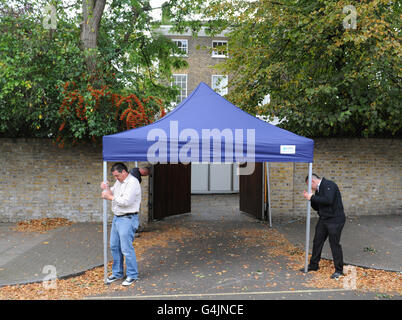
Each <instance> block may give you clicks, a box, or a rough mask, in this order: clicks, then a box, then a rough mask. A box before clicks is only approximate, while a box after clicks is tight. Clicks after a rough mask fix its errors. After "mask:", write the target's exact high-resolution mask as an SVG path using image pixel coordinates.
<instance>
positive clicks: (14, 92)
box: [0, 0, 186, 142]
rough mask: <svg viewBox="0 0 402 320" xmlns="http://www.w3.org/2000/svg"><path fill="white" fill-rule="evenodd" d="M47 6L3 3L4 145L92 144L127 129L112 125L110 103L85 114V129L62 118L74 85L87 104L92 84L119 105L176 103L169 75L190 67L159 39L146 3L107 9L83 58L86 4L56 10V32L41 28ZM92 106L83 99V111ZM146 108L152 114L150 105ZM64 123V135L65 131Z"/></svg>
mask: <svg viewBox="0 0 402 320" xmlns="http://www.w3.org/2000/svg"><path fill="white" fill-rule="evenodd" d="M48 3H49V1H47V0H39V1H35V2H32V1H26V0H15V1H13V2H11V3H10V2H9V1H6V0H0V137H1V136H3V137H48V138H53V139H56V138H57V139H59V141H66V142H71V141H88V140H99V139H97V138H99V137H101V136H102V135H104V134H110V133H114V132H117V131H119V130H123V129H124V128H125V122H124V121H125V120H126V119H122V120H119V119H117V120H118V121H123V122H122V123H120V124H119V123H116V122H113V121H110V119H111V118H114V117H113V116H112V115H114V114H115V111H116V110H115V105H114V104H113V103H105V104H103V106H102V108H101V110H102V111H101V112H97V113H93V114H88V115H89V116H90V117H88V121H81V120H80V121H77V119H75V118H74V117H69V116H68V115H67V114H66V113H65V112H62V113H61V112H60V107H61V106H62V104H63V101H65V98H66V93H65V90H64V85H65V83H67V82H70V83H72V82H74V83H76V86H77V88H80V94H82V95H83V96H85V95H88V94H89V95H90V93H89V92H87V91H86V88H87V86H88V85H89V84H90V85H91V86H93V88H94V89H98V90H100V89H101V88H104V87H107V88H108V89H109V90H111V91H112V93H113V94H114V95H119V96H121V97H123V96H126V97H127V96H130V95H132V94H135V96H137V97H138V98H139V99H148V97H150V96H152V97H155V99H157V98H161V100H162V101H163V104H165V105H167V104H169V103H170V102H171V101H174V100H175V97H176V95H177V93H178V91H177V89H175V88H172V87H171V86H170V82H171V69H172V67H176V68H182V67H185V66H186V63H185V62H184V61H183V60H181V59H180V58H178V57H176V56H174V55H172V53H174V52H175V51H177V50H178V49H177V47H175V46H174V43H173V42H172V41H169V40H167V39H166V37H162V36H160V35H158V34H157V33H155V32H154V27H153V21H152V19H151V17H150V13H151V9H150V7H149V4H147V2H146V1H140V0H114V1H111V2H110V3H109V2H108V4H107V6H106V9H105V12H104V13H103V16H102V19H101V22H100V25H99V30H98V39H97V47H96V48H94V49H91V50H83V46H82V42H81V40H80V34H81V29H80V24H82V23H84V22H83V21H82V8H81V6H82V2H81V1H78V0H75V1H56V2H53V4H54V5H55V6H56V9H57V27H56V29H46V28H44V26H43V21H44V19H45V18H46V15H47V13H46V12H45V10H44V8H45V6H46V5H48ZM88 56H94V57H96V61H95V68H94V69H93V70H91V71H88V68H87V67H86V62H87V61H88V60H87V59H88ZM90 101H91V100H90V96H85V103H90ZM105 101H106V100H105ZM144 107H145V108H148V107H149V108H151V109H152V108H154V107H155V106H153V107H152V103H146V104H144ZM154 109H155V108H154ZM152 110H153V109H152ZM153 111H154V110H153ZM144 112H145V113H147V110H145V111H144ZM68 119H70V120H71V121H72V122H71V123H68V121H67V122H66V120H68ZM84 122H85V126H84ZM112 122H113V123H112ZM63 123H64V127H65V129H64V130H61V131H60V130H59V129H60V127H61V125H62V124H63ZM137 124H138V125H143V124H144V123H141V124H140V123H139V122H138V123H137ZM84 127H85V129H84Z"/></svg>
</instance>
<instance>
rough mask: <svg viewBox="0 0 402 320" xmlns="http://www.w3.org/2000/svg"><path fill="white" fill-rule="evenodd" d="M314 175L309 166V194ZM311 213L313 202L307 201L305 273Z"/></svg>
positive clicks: (306, 269)
mask: <svg viewBox="0 0 402 320" xmlns="http://www.w3.org/2000/svg"><path fill="white" fill-rule="evenodd" d="M312 174H313V164H312V163H309V164H308V192H309V193H310V192H311V178H312ZM310 212H311V202H310V200H309V201H307V219H306V249H305V251H306V256H305V260H304V272H305V273H307V272H308V252H309V244H310Z"/></svg>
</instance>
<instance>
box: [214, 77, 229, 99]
mask: <svg viewBox="0 0 402 320" xmlns="http://www.w3.org/2000/svg"><path fill="white" fill-rule="evenodd" d="M227 86H228V76H223V75H213V76H212V89H214V90H215V91H216V92H217V93H219V94H220V95H221V96H224V95H225V94H227V93H228V88H227Z"/></svg>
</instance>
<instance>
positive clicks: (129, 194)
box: [101, 162, 141, 286]
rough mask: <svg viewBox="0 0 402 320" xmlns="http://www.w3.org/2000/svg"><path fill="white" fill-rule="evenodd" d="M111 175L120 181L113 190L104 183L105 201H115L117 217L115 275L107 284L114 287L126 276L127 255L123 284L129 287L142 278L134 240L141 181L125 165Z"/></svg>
mask: <svg viewBox="0 0 402 320" xmlns="http://www.w3.org/2000/svg"><path fill="white" fill-rule="evenodd" d="M111 172H112V175H113V176H114V177H115V179H116V183H115V184H114V185H113V187H111V188H109V184H108V183H107V182H106V183H104V182H102V183H101V188H102V189H103V191H102V198H103V199H106V200H111V201H112V212H113V214H114V217H113V222H112V230H111V232H110V250H111V252H112V257H113V266H112V275H111V276H110V277H108V278H107V283H108V284H110V283H112V282H114V281H116V280H119V279H122V278H123V277H124V266H123V263H124V259H123V256H124V257H125V259H126V275H127V278H126V279H125V280H124V282H123V283H122V284H123V286H128V285H131V284H132V283H133V282H135V281H136V280H137V279H138V267H137V258H136V255H135V250H134V247H133V241H134V235H135V231H136V230H137V229H138V225H139V220H138V212H139V209H140V204H141V186H140V183H139V182H138V180H137V179H136V178H134V177H133V176H132V175H131V174H129V173H128V170H127V167H126V165H125V164H124V163H121V162H118V163H115V164H114V165H113V166H112V169H111Z"/></svg>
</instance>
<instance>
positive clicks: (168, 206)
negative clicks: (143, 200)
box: [149, 163, 191, 220]
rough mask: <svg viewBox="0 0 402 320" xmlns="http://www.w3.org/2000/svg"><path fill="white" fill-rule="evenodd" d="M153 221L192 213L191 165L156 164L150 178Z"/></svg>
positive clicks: (151, 215)
mask: <svg viewBox="0 0 402 320" xmlns="http://www.w3.org/2000/svg"><path fill="white" fill-rule="evenodd" d="M149 186H150V199H151V201H150V213H151V214H150V217H151V219H152V220H158V219H163V218H165V217H169V216H173V215H177V214H183V213H188V212H191V164H188V165H184V164H181V163H179V164H156V165H154V166H153V167H152V172H151V176H150V185H149Z"/></svg>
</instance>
